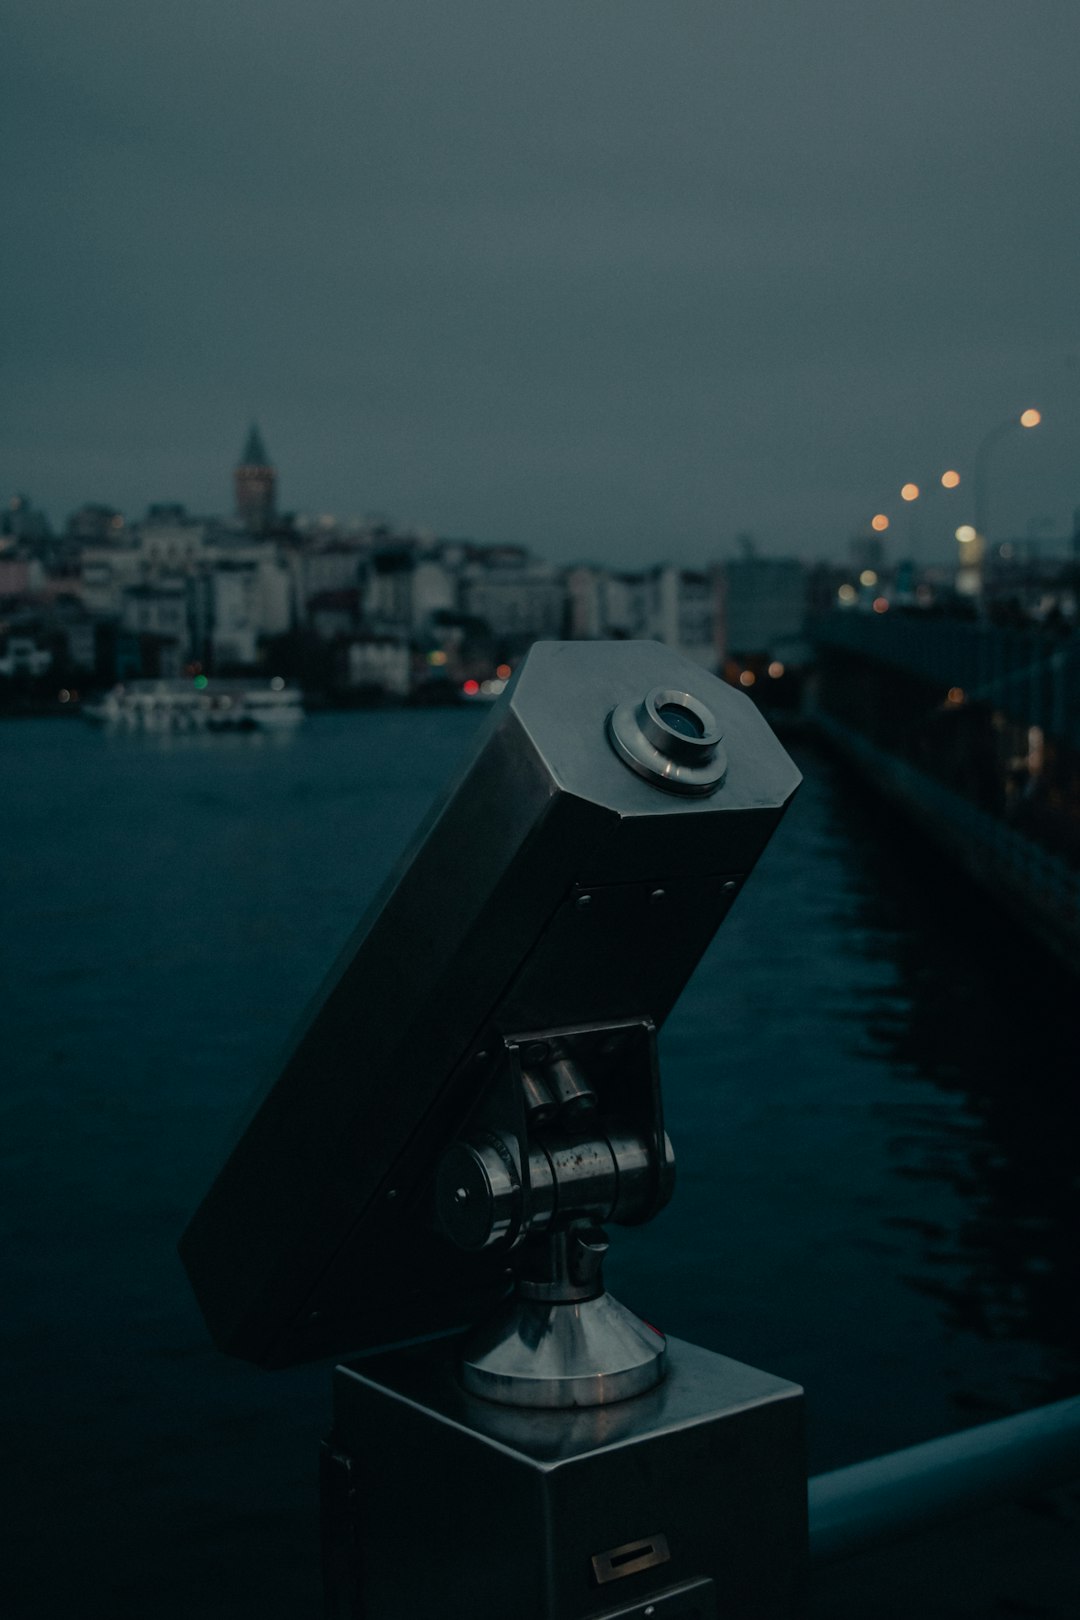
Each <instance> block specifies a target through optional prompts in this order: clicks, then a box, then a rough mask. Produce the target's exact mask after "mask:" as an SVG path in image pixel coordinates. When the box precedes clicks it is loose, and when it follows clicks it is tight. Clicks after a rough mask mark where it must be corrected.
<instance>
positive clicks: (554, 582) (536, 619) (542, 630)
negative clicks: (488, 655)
mask: <svg viewBox="0 0 1080 1620" xmlns="http://www.w3.org/2000/svg"><path fill="white" fill-rule="evenodd" d="M481 559H482V560H479V561H474V562H471V563H469V564H467V565H466V567H465V568H464V569H463V571H462V576H461V605H462V609H463V611H464V612H465V613H466V614H468V615H469V616H470V617H471V618H474V619H482V620H483V621H484V623H485V624H486V625H487V626H488V628H489V629H490V631H491V633H492V635H493V636H495V637H496V638H497V639H501V640H502V641H503V642H505V643H506V644H508V645H513V646H515V647H518V646H524V645H526V644H527V643H528V642H530V641H541V640H557V639H558V638H559V637H560V636H561V635H562V634H563V627H564V622H565V618H566V587H565V585H564V583H563V579H562V576H561V574H560V573H559V571H558V570H557V569H556V568H554V567H552V565H551V564H550V563H539V562H533V561H531V560H530V559H529V557H528V554H527V553H526V552H524V551H523V550H521V549H520V548H519V547H516V546H515V547H510V546H505V547H503V546H500V547H492V548H491V550H490V551H488V552H486V553H481Z"/></svg>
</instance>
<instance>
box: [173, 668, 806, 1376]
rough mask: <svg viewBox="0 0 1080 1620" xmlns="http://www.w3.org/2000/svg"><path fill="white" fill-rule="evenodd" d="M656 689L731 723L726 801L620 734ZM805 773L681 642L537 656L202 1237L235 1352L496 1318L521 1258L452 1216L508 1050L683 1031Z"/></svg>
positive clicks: (349, 956) (397, 1336)
mask: <svg viewBox="0 0 1080 1620" xmlns="http://www.w3.org/2000/svg"><path fill="white" fill-rule="evenodd" d="M655 688H663V689H670V690H672V691H677V692H681V693H688V694H690V695H691V696H692V697H694V698H695V699H696V700H698V701H700V702H701V703H702V704H704V705H705V706H707V707H708V709H709V710H710V711H711V712H712V713H713V714H714V715H715V716H716V719H717V724H718V727H719V728H720V729H721V730H722V732H723V737H724V748H725V751H726V755H727V761H728V767H727V774H726V776H725V778H724V781H723V783H722V785H721V786H720V787H719V788H718V789H717V790H716V791H715V792H714V793H712V794H711V795H709V796H708V797H691V796H686V797H679V796H677V795H676V794H673V793H670V792H668V791H666V790H664V789H662V788H659V787H657V786H655V785H653V784H652V783H650V782H648V781H646V780H645V779H643V778H642V777H640V776H638V775H636V774H635V773H634V772H633V771H631V770H629V769H627V767H626V765H625V764H624V763H623V762H622V760H620V759H619V758H618V757H617V756H616V754H615V752H614V750H613V749H612V747H611V746H610V744H609V742H608V738H607V735H606V724H607V717H608V715H609V714H610V713H611V712H612V710H613V709H615V708H616V707H617V706H618V705H619V704H622V703H628V702H629V703H637V702H640V700H641V699H642V697H643V696H644V695H646V694H647V693H649V692H651V691H652V690H654V689H655ZM798 782H799V775H798V772H797V771H796V769H795V767H794V766H793V765H792V763H791V761H790V760H789V759H788V757H787V755H786V754H785V753H784V750H783V749H782V748H781V747H780V745H779V743H778V742H777V741H776V739H775V738H774V737H773V735H772V733H771V732H770V730H769V728H768V726H767V724H766V723H765V721H764V720H763V719H762V717H761V716H760V714H759V713H758V712H757V710H756V709H755V708H754V707H753V705H752V704H751V703H750V702H749V700H748V699H747V698H745V697H744V696H743V695H742V694H740V693H738V692H736V691H734V690H733V689H732V688H730V687H728V686H726V685H725V684H724V683H723V682H722V681H720V680H718V679H717V678H716V677H715V676H713V675H710V674H709V673H707V672H706V671H704V670H702V669H700V668H698V667H697V666H696V665H694V664H692V663H690V662H689V661H687V660H686V659H684V658H682V657H681V656H679V655H678V654H677V653H675V652H673V651H672V650H671V649H669V648H666V647H663V646H661V645H659V644H657V643H653V642H621V643H562V642H547V643H539V644H538V645H537V646H535V647H534V648H533V649H532V651H531V652H530V654H529V655H528V657H527V659H526V660H525V662H524V663H523V665H522V666H521V668H520V670H519V672H518V674H517V676H516V677H515V680H514V681H513V682H512V683H511V684H510V686H509V687H508V689H507V692H506V693H505V694H504V696H503V698H502V699H501V700H500V701H499V703H498V704H496V705H495V707H494V709H493V712H492V713H491V715H490V716H489V718H488V721H487V723H486V724H485V726H484V727H483V728H482V730H481V732H480V734H479V736H478V737H477V739H476V741H475V744H474V746H473V748H472V750H471V752H470V754H469V756H468V758H467V759H466V760H465V762H464V764H463V767H462V770H461V772H460V774H459V776H458V778H457V779H456V781H455V782H454V783H453V784H452V785H451V787H450V789H449V790H448V792H447V794H446V795H445V796H444V797H443V798H442V799H441V800H440V802H439V803H438V804H437V805H436V806H435V807H434V808H433V810H432V811H431V813H430V815H429V816H428V818H427V821H426V822H425V825H424V826H423V828H422V829H421V830H420V832H419V833H418V835H417V837H416V839H415V840H414V842H413V845H412V847H411V848H410V849H409V850H408V852H407V853H406V854H405V856H404V857H403V858H402V860H401V862H400V863H399V865H398V867H397V869H396V871H395V872H394V874H393V875H392V876H391V877H390V879H389V880H388V882H387V883H386V885H385V886H384V888H383V890H382V892H381V893H380V895H379V896H378V898H377V899H376V901H375V902H374V904H373V906H372V907H371V909H370V911H369V913H368V915H367V916H366V918H365V919H364V921H363V922H362V923H361V925H360V927H359V929H358V930H357V932H356V934H355V935H354V936H353V938H352V939H351V940H350V941H349V943H348V944H347V945H346V947H345V949H344V951H343V952H342V954H341V956H340V958H339V960H338V963H337V965H336V966H335V967H334V969H333V970H332V972H331V973H330V975H329V977H328V979H327V982H326V984H325V986H324V987H323V989H322V991H321V992H320V994H319V995H318V996H317V997H316V999H315V1002H314V1004H313V1005H312V1006H311V1007H310V1008H309V1010H308V1012H307V1014H306V1015H305V1016H304V1017H303V1019H302V1020H301V1023H300V1027H299V1031H298V1033H297V1035H296V1037H295V1039H294V1041H293V1042H292V1044H291V1047H290V1049H289V1051H288V1053H287V1055H286V1057H285V1060H284V1062H283V1065H282V1067H281V1071H280V1073H279V1075H278V1077H277V1078H276V1080H275V1081H274V1082H273V1084H272V1085H271V1086H270V1087H269V1089H268V1090H267V1091H266V1092H265V1093H264V1094H263V1095H262V1097H261V1098H260V1099H259V1100H258V1101H257V1103H256V1104H255V1105H254V1107H253V1109H252V1112H251V1114H250V1117H249V1119H248V1122H247V1124H246V1126H245V1128H244V1130H243V1132H242V1134H241V1136H240V1138H239V1140H238V1141H237V1143H236V1145H235V1147H234V1148H233V1150H232V1152H231V1154H230V1155H229V1157H228V1159H227V1160H226V1162H225V1164H224V1165H223V1166H222V1169H221V1171H220V1173H219V1175H218V1176H217V1178H216V1180H215V1182H214V1184H213V1186H212V1187H211V1188H210V1190H209V1192H208V1193H207V1195H206V1198H205V1199H204V1201H203V1203H202V1205H201V1206H200V1208H199V1210H198V1211H197V1212H196V1214H195V1216H194V1218H193V1220H192V1222H191V1224H190V1226H189V1227H188V1230H187V1232H186V1233H185V1234H184V1238H183V1240H182V1243H181V1254H182V1257H183V1260H184V1263H185V1266H186V1267H187V1270H188V1273H189V1276H190V1278H191V1281H192V1284H193V1287H194V1289H195V1292H196V1295H197V1297H198V1300H199V1303H200V1305H201V1307H202V1310H203V1312H204V1315H205V1317H206V1319H207V1322H208V1324H209V1327H210V1330H211V1332H212V1334H213V1336H214V1339H215V1341H216V1342H217V1344H218V1345H219V1346H220V1347H221V1348H222V1349H224V1350H227V1351H229V1352H231V1353H234V1354H237V1355H241V1356H244V1357H246V1358H248V1359H250V1360H253V1361H256V1362H259V1363H262V1364H264V1365H268V1366H282V1365H289V1364H291V1363H295V1362H299V1361H304V1360H310V1359H313V1358H316V1357H319V1356H325V1355H328V1354H331V1353H335V1352H341V1351H345V1350H352V1349H361V1348H364V1347H366V1346H372V1345H380V1344H383V1345H385V1344H390V1343H393V1342H395V1341H398V1340H401V1339H404V1338H407V1337H410V1336H412V1335H416V1334H421V1333H425V1332H433V1331H438V1330H440V1329H445V1328H450V1327H453V1326H455V1325H464V1324H465V1323H468V1322H472V1321H476V1320H478V1319H479V1318H480V1317H482V1316H483V1315H484V1314H486V1313H487V1312H489V1311H490V1310H491V1309H492V1308H493V1307H494V1306H495V1305H496V1304H497V1303H498V1301H499V1299H500V1297H501V1295H502V1293H503V1291H504V1289H505V1274H504V1263H503V1260H502V1259H501V1257H500V1256H499V1255H498V1254H497V1253H492V1254H480V1255H474V1254H466V1253H464V1252H459V1251H456V1250H454V1249H453V1248H452V1247H451V1246H450V1245H449V1244H447V1243H446V1242H445V1240H443V1239H442V1238H441V1237H440V1236H439V1235H438V1234H437V1233H435V1231H434V1222H433V1217H432V1201H433V1186H434V1174H435V1163H436V1161H437V1159H438V1156H439V1154H440V1152H441V1151H442V1150H443V1149H444V1148H445V1147H446V1146H447V1145H448V1143H449V1142H450V1141H452V1140H453V1139H454V1137H455V1136H456V1135H457V1134H458V1133H459V1132H460V1131H461V1129H462V1126H463V1123H464V1121H465V1120H466V1119H467V1117H468V1115H469V1114H470V1112H471V1111H472V1110H473V1109H474V1107H475V1105H476V1103H477V1101H478V1099H479V1098H480V1097H481V1096H482V1095H483V1093H484V1090H485V1088H486V1087H488V1086H490V1084H491V1082H492V1077H493V1064H494V1062H495V1060H496V1057H497V1055H498V1052H499V1050H500V1048H501V1043H502V1041H503V1039H504V1037H508V1036H511V1035H513V1034H515V1033H516V1032H520V1031H522V1030H526V1029H538V1028H553V1027H559V1026H564V1025H571V1024H575V1023H581V1022H584V1021H587V1020H598V1021H614V1020H618V1019H621V1018H651V1019H652V1020H653V1022H654V1023H655V1024H656V1025H657V1026H659V1025H661V1024H662V1023H663V1021H664V1019H665V1018H666V1017H667V1015H668V1013H669V1012H670V1010H671V1008H672V1006H673V1005H674V1002H675V1000H676V999H677V997H678V995H679V993H680V991H681V990H682V988H683V985H684V984H685V982H686V980H687V978H688V977H689V975H690V974H691V973H692V971H693V968H694V966H695V964H696V962H697V960H698V958H699V957H700V955H701V953H702V951H703V950H704V949H705V947H706V945H707V944H708V942H709V940H710V938H711V937H712V935H713V933H714V932H715V930H716V928H717V927H718V926H719V924H720V923H721V922H722V920H723V918H724V916H725V915H726V913H727V910H728V909H729V907H730V905H731V903H732V900H733V899H734V897H735V894H736V893H737V891H738V887H739V885H740V884H741V882H742V881H743V879H744V878H745V876H746V874H747V873H749V871H750V870H751V868H752V867H753V865H754V862H755V861H756V860H757V858H758V856H759V855H760V854H761V851H762V850H763V849H764V847H765V845H766V843H767V842H768V840H769V838H770V836H771V835H772V832H773V831H774V829H775V828H776V826H777V824H778V822H779V820H780V818H781V816H782V814H783V811H784V808H785V806H786V804H787V803H788V801H789V800H790V798H791V796H792V795H793V793H794V792H795V789H796V787H797V785H798ZM657 889H662V890H663V894H664V898H663V902H662V904H657V902H656V900H655V899H654V898H653V896H654V894H655V891H656V890H657Z"/></svg>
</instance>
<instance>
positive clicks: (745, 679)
mask: <svg viewBox="0 0 1080 1620" xmlns="http://www.w3.org/2000/svg"><path fill="white" fill-rule="evenodd" d="M756 680H757V676H756V675H755V674H754V672H753V670H752V669H744V670H743V672H742V674H741V675H740V676H739V685H740V686H753V684H754V682H755V681H756Z"/></svg>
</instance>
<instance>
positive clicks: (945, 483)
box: [941, 467, 960, 489]
mask: <svg viewBox="0 0 1080 1620" xmlns="http://www.w3.org/2000/svg"><path fill="white" fill-rule="evenodd" d="M959 482H960V474H959V473H958V472H957V471H956V470H955V469H954V468H952V467H950V468H949V469H948V471H947V472H943V473H942V475H941V487H942V489H955V488H956V487H957V485H958V484H959Z"/></svg>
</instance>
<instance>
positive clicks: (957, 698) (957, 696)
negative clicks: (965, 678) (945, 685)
mask: <svg viewBox="0 0 1080 1620" xmlns="http://www.w3.org/2000/svg"><path fill="white" fill-rule="evenodd" d="M963 701H964V688H963V687H962V686H950V687H949V702H950V703H963Z"/></svg>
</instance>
